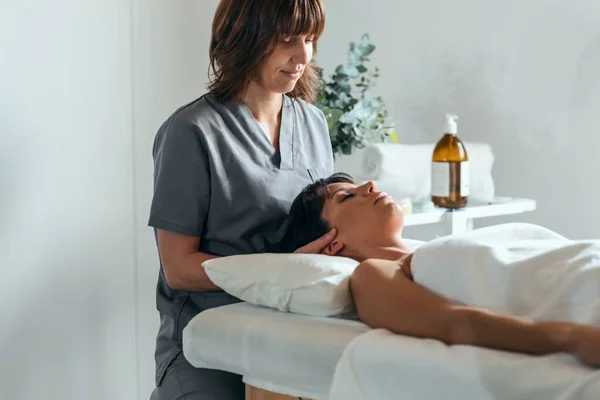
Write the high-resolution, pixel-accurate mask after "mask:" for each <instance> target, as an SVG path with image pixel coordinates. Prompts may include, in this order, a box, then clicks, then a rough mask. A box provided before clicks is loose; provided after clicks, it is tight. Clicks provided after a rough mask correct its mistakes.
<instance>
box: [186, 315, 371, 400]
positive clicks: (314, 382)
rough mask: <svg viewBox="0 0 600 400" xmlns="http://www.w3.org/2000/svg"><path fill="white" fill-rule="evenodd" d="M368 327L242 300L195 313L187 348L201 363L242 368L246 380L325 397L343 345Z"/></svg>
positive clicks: (191, 357) (227, 368)
mask: <svg viewBox="0 0 600 400" xmlns="http://www.w3.org/2000/svg"><path fill="white" fill-rule="evenodd" d="M367 330H369V328H368V327H367V326H365V325H364V324H362V323H360V322H357V321H352V320H344V319H339V318H322V317H309V316H302V315H294V314H288V313H283V312H280V311H276V310H271V309H267V308H263V307H258V306H254V305H250V304H247V303H239V304H233V305H229V306H224V307H219V308H215V309H211V310H207V311H204V312H202V313H200V314H199V315H197V316H196V317H195V318H194V319H192V321H190V323H189V324H188V326H187V327H186V328H185V329H184V331H183V352H184V355H185V357H186V358H187V360H188V361H189V362H190V364H192V365H193V366H195V367H198V368H201V367H205V368H213V369H220V370H225V371H230V372H234V373H237V374H241V375H243V376H244V382H246V383H248V384H251V385H253V386H256V387H259V388H262V389H266V390H270V391H274V392H277V393H282V394H287V395H290V396H296V397H298V396H300V397H306V398H312V399H326V398H327V394H328V393H329V389H330V386H331V382H332V379H333V373H334V370H335V366H336V364H337V362H338V360H339V359H340V357H341V356H342V353H343V351H344V348H345V347H346V346H347V345H348V343H350V342H351V341H352V340H353V339H354V338H356V337H357V336H359V335H361V334H363V333H364V332H366V331H367Z"/></svg>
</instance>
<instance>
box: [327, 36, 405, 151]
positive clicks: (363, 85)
mask: <svg viewBox="0 0 600 400" xmlns="http://www.w3.org/2000/svg"><path fill="white" fill-rule="evenodd" d="M374 50H375V46H374V45H373V44H372V43H371V41H370V39H369V35H368V34H363V35H362V37H361V38H360V41H359V42H358V43H353V42H352V43H350V49H349V50H348V62H347V64H346V65H339V66H338V67H337V68H336V69H335V72H334V73H333V74H332V75H331V77H330V78H329V79H328V80H325V79H324V78H323V70H322V69H318V74H319V77H320V87H319V96H318V100H317V107H319V108H320V109H321V111H323V114H325V118H326V119H327V124H328V125H329V137H330V140H331V146H332V149H333V153H334V154H339V153H341V154H351V153H352V150H353V148H363V147H365V145H367V144H369V143H372V142H374V141H376V140H381V141H386V140H387V139H388V138H391V139H392V140H394V141H396V136H395V135H394V133H393V129H394V125H393V123H388V122H387V116H388V114H387V109H386V107H385V104H384V102H383V100H382V99H381V97H374V96H373V95H372V93H371V92H370V89H371V88H372V87H373V86H374V85H375V81H376V79H377V78H378V77H379V68H377V67H375V69H374V71H369V69H368V68H367V66H366V65H365V64H366V63H367V62H368V61H370V60H369V57H368V56H369V55H370V54H371V53H373V51H374Z"/></svg>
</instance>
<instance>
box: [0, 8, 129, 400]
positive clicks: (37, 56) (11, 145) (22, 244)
mask: <svg viewBox="0 0 600 400" xmlns="http://www.w3.org/2000/svg"><path fill="white" fill-rule="evenodd" d="M130 17H131V16H130V5H129V4H128V2H126V1H123V0H103V1H94V2H91V1H87V2H82V1H78V0H69V1H67V0H63V1H52V2H49V1H45V0H35V1H34V0H31V1H27V2H10V1H2V2H0V226H1V229H0V271H1V272H0V321H2V322H1V327H0V398H1V399H18V400H21V399H26V400H36V399H56V400H80V399H90V400H106V399H123V400H130V399H133V398H136V385H135V382H136V359H135V350H136V348H135V343H136V341H135V324H134V323H133V321H135V292H134V290H133V289H134V287H135V286H134V283H135V247H134V246H135V241H134V238H135V235H134V229H135V226H134V219H133V215H134V202H133V193H134V190H133V187H132V183H133V164H132V154H133V149H132V138H133V137H132V134H131V132H132V96H131V46H130V25H131V24H130V20H131V18H130Z"/></svg>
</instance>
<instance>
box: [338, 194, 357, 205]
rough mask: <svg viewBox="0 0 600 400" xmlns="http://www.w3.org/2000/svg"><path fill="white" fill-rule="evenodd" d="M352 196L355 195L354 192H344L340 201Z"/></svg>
mask: <svg viewBox="0 0 600 400" xmlns="http://www.w3.org/2000/svg"><path fill="white" fill-rule="evenodd" d="M350 197H354V194H353V193H346V194H344V196H343V197H342V199H341V200H340V203H342V202H344V201H346V200H347V199H349V198H350Z"/></svg>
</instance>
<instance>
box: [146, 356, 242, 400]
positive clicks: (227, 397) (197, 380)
mask: <svg viewBox="0 0 600 400" xmlns="http://www.w3.org/2000/svg"><path fill="white" fill-rule="evenodd" d="M244 398H245V386H244V383H243V382H242V377H241V376H240V375H236V374H232V373H230V372H225V371H218V370H215V369H205V368H195V367H193V366H192V365H191V364H190V363H189V362H187V360H186V359H185V357H184V355H183V353H180V354H179V355H178V356H177V357H176V358H175V359H174V360H173V362H172V363H171V365H170V366H169V368H167V371H166V372H165V375H164V377H163V379H162V381H161V383H160V386H158V400H244Z"/></svg>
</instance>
